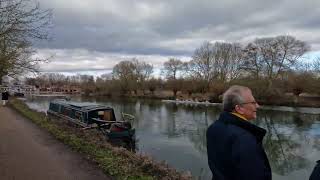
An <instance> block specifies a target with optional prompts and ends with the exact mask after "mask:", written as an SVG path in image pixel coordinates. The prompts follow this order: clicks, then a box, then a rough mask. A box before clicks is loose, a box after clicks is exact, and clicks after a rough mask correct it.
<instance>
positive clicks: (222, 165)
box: [207, 112, 272, 180]
mask: <svg viewBox="0 0 320 180" xmlns="http://www.w3.org/2000/svg"><path fill="white" fill-rule="evenodd" d="M265 134H266V130H264V129H262V128H260V127H258V126H256V125H254V124H251V123H250V122H248V121H245V120H243V119H241V118H239V117H237V116H235V115H233V114H231V113H229V112H223V113H221V115H220V117H219V119H218V120H217V121H215V122H214V123H213V124H211V125H210V127H209V128H208V130H207V152H208V163H209V167H210V169H211V171H212V175H213V177H212V179H213V180H271V179H272V174H271V168H270V164H269V161H268V158H267V155H266V153H265V151H264V148H263V146H262V140H263V137H264V135H265Z"/></svg>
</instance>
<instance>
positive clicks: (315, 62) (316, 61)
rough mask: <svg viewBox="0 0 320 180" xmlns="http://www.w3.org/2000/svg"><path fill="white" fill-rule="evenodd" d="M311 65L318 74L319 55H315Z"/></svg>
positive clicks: (319, 70)
mask: <svg viewBox="0 0 320 180" xmlns="http://www.w3.org/2000/svg"><path fill="white" fill-rule="evenodd" d="M312 66H313V69H314V71H315V73H316V74H318V75H319V74H320V57H317V58H316V59H315V60H314V62H313V64H312Z"/></svg>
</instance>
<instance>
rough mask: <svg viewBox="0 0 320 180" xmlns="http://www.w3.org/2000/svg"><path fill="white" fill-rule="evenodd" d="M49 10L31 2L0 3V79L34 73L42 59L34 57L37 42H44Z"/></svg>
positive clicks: (6, 0)
mask: <svg viewBox="0 0 320 180" xmlns="http://www.w3.org/2000/svg"><path fill="white" fill-rule="evenodd" d="M50 22H51V11H50V10H41V9H40V6H39V3H34V1H32V0H0V79H1V77H3V76H5V75H9V76H15V75H18V74H21V73H23V72H25V71H32V72H36V70H37V65H38V64H39V63H41V62H43V61H45V60H44V59H38V58H34V57H33V56H32V55H34V54H35V53H36V50H35V49H34V48H33V47H32V46H33V43H34V42H36V41H37V40H47V39H48V38H49V37H48V30H49V28H50Z"/></svg>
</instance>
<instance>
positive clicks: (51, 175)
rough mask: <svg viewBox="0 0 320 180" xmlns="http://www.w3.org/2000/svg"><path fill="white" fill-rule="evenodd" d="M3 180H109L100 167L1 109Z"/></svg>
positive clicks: (1, 167) (0, 174)
mask: <svg viewBox="0 0 320 180" xmlns="http://www.w3.org/2000/svg"><path fill="white" fill-rule="evenodd" d="M0 179H1V180H50V179H52V180H60V179H61V180H63V179H67V180H102V179H103V180H108V179H112V178H111V177H108V176H106V175H105V174H103V172H102V171H101V170H99V168H98V167H97V165H95V164H93V163H90V162H88V161H87V160H86V159H85V158H83V157H82V155H80V154H78V153H75V152H73V151H71V150H70V149H69V148H68V147H66V146H65V145H63V144H62V143H61V142H59V141H57V140H56V139H54V138H53V137H51V136H50V135H49V134H48V133H47V132H45V131H43V130H41V129H39V128H38V127H37V126H36V125H34V124H32V123H31V122H30V121H29V120H26V119H25V118H23V117H21V116H20V115H18V114H17V113H16V112H15V111H13V110H11V109H9V108H7V107H3V106H1V105H0Z"/></svg>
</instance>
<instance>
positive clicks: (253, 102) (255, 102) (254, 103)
mask: <svg viewBox="0 0 320 180" xmlns="http://www.w3.org/2000/svg"><path fill="white" fill-rule="evenodd" d="M243 104H253V105H256V104H258V103H257V101H251V102H245V103H241V104H239V105H243Z"/></svg>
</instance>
